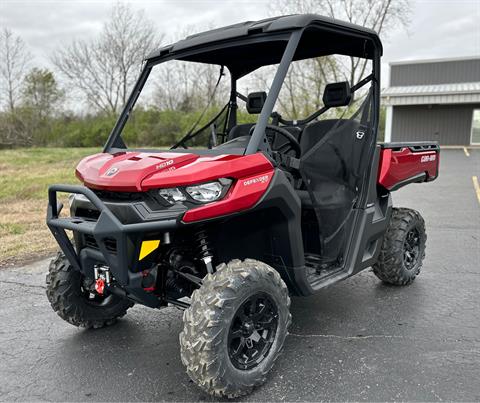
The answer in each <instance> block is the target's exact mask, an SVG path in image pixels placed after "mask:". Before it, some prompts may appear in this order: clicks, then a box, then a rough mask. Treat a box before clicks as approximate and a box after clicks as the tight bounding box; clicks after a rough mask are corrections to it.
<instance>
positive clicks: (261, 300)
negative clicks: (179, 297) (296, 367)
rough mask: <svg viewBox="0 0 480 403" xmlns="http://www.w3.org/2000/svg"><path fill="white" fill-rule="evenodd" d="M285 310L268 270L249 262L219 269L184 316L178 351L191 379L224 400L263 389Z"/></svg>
mask: <svg viewBox="0 0 480 403" xmlns="http://www.w3.org/2000/svg"><path fill="white" fill-rule="evenodd" d="M289 307H290V298H289V296H288V290H287V286H286V285H285V283H284V282H283V280H282V279H281V278H280V275H279V274H278V273H277V272H276V271H275V270H274V269H272V268H271V267H270V266H268V265H266V264H264V263H262V262H259V261H256V260H251V259H247V260H245V261H243V262H242V261H240V260H233V261H231V262H230V263H228V264H221V265H219V266H218V268H217V271H216V272H215V273H214V274H208V275H207V276H206V277H205V278H204V280H203V284H202V286H201V287H200V289H198V290H195V291H194V292H193V294H192V301H191V305H190V307H189V308H188V309H187V310H186V311H185V312H184V315H183V321H184V328H183V331H182V332H181V333H180V352H181V358H182V362H183V364H184V365H185V366H186V369H187V373H188V375H189V376H190V378H191V379H192V380H193V381H194V382H195V383H196V384H197V385H198V386H200V388H202V389H203V390H204V391H205V392H207V393H209V394H211V395H214V396H218V397H229V398H234V397H238V396H242V395H245V394H248V393H250V392H251V391H252V389H253V388H254V387H255V386H258V385H261V384H263V383H264V382H265V380H266V376H267V373H268V372H269V371H270V369H271V368H272V366H273V364H274V362H275V360H276V359H277V357H278V355H279V353H280V351H281V349H282V346H283V343H284V341H285V337H286V335H287V328H288V325H289V324H290V321H291V315H290V312H289ZM249 357H250V358H249Z"/></svg>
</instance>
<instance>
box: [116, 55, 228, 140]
mask: <svg viewBox="0 0 480 403" xmlns="http://www.w3.org/2000/svg"><path fill="white" fill-rule="evenodd" d="M230 81H231V80H230V75H229V72H228V70H227V69H226V68H222V67H221V66H218V65H212V64H204V63H194V62H184V61H178V60H171V61H168V62H165V63H162V64H158V65H156V66H153V68H152V70H151V72H150V74H149V76H148V78H147V81H146V83H145V85H144V87H143V89H142V91H141V92H140V95H139V97H138V99H137V101H136V103H135V107H134V108H133V110H132V112H131V113H130V116H129V118H128V120H127V123H126V124H125V126H124V128H123V130H122V133H121V138H122V140H123V142H124V144H125V145H127V146H128V148H152V147H153V148H171V147H180V148H190V147H193V148H211V147H212V146H214V145H215V144H217V143H221V142H223V137H224V134H225V130H226V127H225V125H226V116H227V109H228V108H227V107H226V106H227V105H228V100H229V96H230ZM205 125H207V127H204V126H205Z"/></svg>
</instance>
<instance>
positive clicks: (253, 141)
mask: <svg viewBox="0 0 480 403" xmlns="http://www.w3.org/2000/svg"><path fill="white" fill-rule="evenodd" d="M305 17H306V16H305ZM319 18H320V17H319ZM332 21H333V20H332ZM311 27H316V24H315V22H313V23H310V24H307V25H305V26H303V27H301V28H297V29H293V30H292V29H290V30H288V31H283V32H270V33H255V34H253V35H250V34H249V35H248V36H247V37H244V38H234V39H229V40H226V41H217V42H214V43H206V44H203V45H201V46H196V47H195V46H193V47H191V48H190V47H187V48H183V49H181V50H179V51H172V49H173V48H174V45H172V46H170V47H166V48H162V49H161V50H160V51H159V52H157V53H158V55H154V56H152V57H150V58H147V59H146V60H145V62H144V66H143V69H142V71H141V73H140V76H139V78H138V80H137V82H136V84H135V86H134V88H133V90H132V92H131V94H130V96H129V98H128V100H127V103H126V105H125V106H124V109H123V110H122V112H121V114H120V115H119V117H118V119H117V121H116V123H115V126H114V127H113V129H112V131H111V133H110V135H109V137H108V140H107V142H106V144H105V146H104V149H103V152H104V153H115V152H120V151H124V150H125V148H126V146H125V144H124V143H123V140H122V139H121V137H120V134H121V132H122V130H123V127H124V126H125V124H126V122H127V120H128V118H129V116H130V113H131V111H132V110H133V107H134V106H135V103H136V101H137V99H138V97H139V95H140V93H141V91H142V89H143V87H144V85H145V83H146V81H147V79H148V77H149V75H150V72H151V70H152V68H153V67H154V66H155V65H157V64H160V63H164V62H167V61H170V60H187V61H188V60H192V61H193V60H194V59H193V58H194V57H195V56H198V55H203V54H207V53H209V52H210V53H211V52H215V51H218V50H221V49H225V48H228V47H233V46H241V45H251V44H256V43H264V42H273V41H285V42H286V46H285V50H284V51H283V54H282V57H281V60H280V63H279V66H278V69H277V71H276V73H275V76H274V78H273V81H272V84H271V87H270V90H269V92H268V95H267V99H266V100H265V103H264V106H263V108H262V111H261V113H260V115H259V117H258V119H257V123H256V125H255V128H254V131H253V133H252V136H251V138H250V141H249V143H248V145H247V148H246V150H245V152H244V153H245V154H254V153H256V152H258V151H259V150H264V139H265V135H266V133H265V129H266V126H267V124H268V120H269V118H270V117H271V116H272V113H273V108H274V106H275V103H276V101H277V98H278V95H279V93H280V89H281V87H282V85H283V82H284V79H285V76H286V74H287V71H288V68H289V67H290V64H291V63H292V61H294V60H298V59H295V54H296V52H297V50H300V49H299V43H300V41H301V38H302V35H303V34H304V32H305V31H306V30H307V29H308V28H311ZM320 28H321V30H320V32H330V33H332V32H333V33H334V34H335V33H337V34H339V35H340V34H341V35H347V36H352V37H356V38H358V37H360V38H361V39H364V40H365V42H364V44H363V46H364V49H362V51H363V52H364V58H368V59H371V60H372V72H371V74H370V75H369V76H367V77H366V78H365V79H363V80H361V81H360V82H359V83H357V84H356V85H355V86H354V87H352V89H355V87H357V88H358V87H359V86H362V85H364V84H366V83H367V82H368V81H371V82H372V84H371V85H372V102H373V105H372V110H373V114H372V116H371V119H372V120H371V124H372V128H373V130H374V132H375V136H376V132H377V127H378V121H379V110H380V58H381V54H382V47H381V43H380V41H379V39H378V37H373V36H372V33H371V31H369V30H368V31H367V30H366V31H365V33H362V32H359V31H358V30H355V31H353V30H352V28H351V27H350V26H345V25H344V24H340V23H339V24H332V23H331V22H330V23H329V24H328V26H327V27H325V26H321V27H320ZM359 28H360V27H359ZM188 39H189V38H187V40H188ZM367 41H369V42H368V43H369V44H370V45H371V46H372V49H373V50H372V51H371V55H370V57H368V55H367V50H366V47H367ZM333 49H334V48H333ZM356 50H357V51H358V49H356ZM330 54H335V51H333V52H331V53H330ZM339 54H340V53H339ZM318 56H326V54H320V55H318ZM311 57H315V56H311ZM304 58H307V57H304ZM222 65H223V64H222ZM226 67H227V68H228V66H226ZM258 67H260V66H257V67H255V69H256V68H258ZM229 70H230V69H229ZM251 71H253V70H251ZM230 72H231V93H230V100H229V102H228V104H226V105H225V106H224V107H223V108H222V110H221V112H220V113H223V112H224V111H225V108H227V118H226V121H227V122H228V127H229V128H231V127H233V126H234V125H235V124H236V109H237V96H238V93H237V88H236V82H237V79H239V78H240V77H241V76H242V75H245V74H248V73H249V72H250V71H248V72H247V73H245V72H243V73H244V74H240V73H237V74H233V72H232V71H231V70H230ZM327 109H328V108H327ZM325 111H326V109H325V107H324V108H322V109H320V110H319V111H317V112H315V113H314V114H313V115H311V116H309V117H308V118H306V119H304V120H302V121H297V124H298V123H301V124H305V123H308V122H310V121H312V120H313V119H315V118H316V117H318V116H319V115H321V114H322V113H324V112H325ZM218 116H219V114H217V115H216V117H218ZM274 116H275V115H274ZM279 122H280V123H282V124H289V123H292V122H291V121H287V120H283V119H281V118H280V119H279ZM192 134H195V133H192ZM192 134H191V135H192ZM186 140H187V139H185V138H184V139H182V140H181V141H180V142H179V143H177V144H180V143H182V142H184V141H186ZM372 152H373V150H372ZM369 157H371V156H369ZM370 159H371V158H370Z"/></svg>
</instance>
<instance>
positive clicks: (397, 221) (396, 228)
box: [373, 208, 427, 285]
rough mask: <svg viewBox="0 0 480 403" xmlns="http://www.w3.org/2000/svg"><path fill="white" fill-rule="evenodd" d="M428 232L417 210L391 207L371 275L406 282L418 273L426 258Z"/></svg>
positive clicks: (386, 280) (391, 280) (390, 281)
mask: <svg viewBox="0 0 480 403" xmlns="http://www.w3.org/2000/svg"><path fill="white" fill-rule="evenodd" d="M426 241H427V234H426V232H425V221H424V220H423V218H422V216H421V215H420V213H419V212H418V211H415V210H411V209H407V208H394V209H393V211H392V217H391V219H390V224H389V226H388V229H387V232H386V234H385V237H384V238H383V244H382V249H381V251H380V255H379V257H378V261H377V263H376V264H374V265H373V272H374V274H375V275H376V276H377V277H378V278H379V279H380V280H382V281H383V282H385V283H388V284H393V285H408V284H410V283H411V282H412V281H413V280H415V278H416V277H417V276H418V274H419V273H420V270H421V268H422V264H423V259H424V258H425V244H426Z"/></svg>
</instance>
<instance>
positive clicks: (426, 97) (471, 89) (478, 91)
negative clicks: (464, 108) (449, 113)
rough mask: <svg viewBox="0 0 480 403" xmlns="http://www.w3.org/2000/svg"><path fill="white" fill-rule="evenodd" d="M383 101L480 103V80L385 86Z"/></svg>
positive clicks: (386, 102) (416, 103)
mask: <svg viewBox="0 0 480 403" xmlns="http://www.w3.org/2000/svg"><path fill="white" fill-rule="evenodd" d="M382 103H383V104H384V105H386V106H394V105H424V104H464V103H480V82H472V83H454V84H437V85H409V86H398V87H389V88H385V89H384V90H383V91H382Z"/></svg>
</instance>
